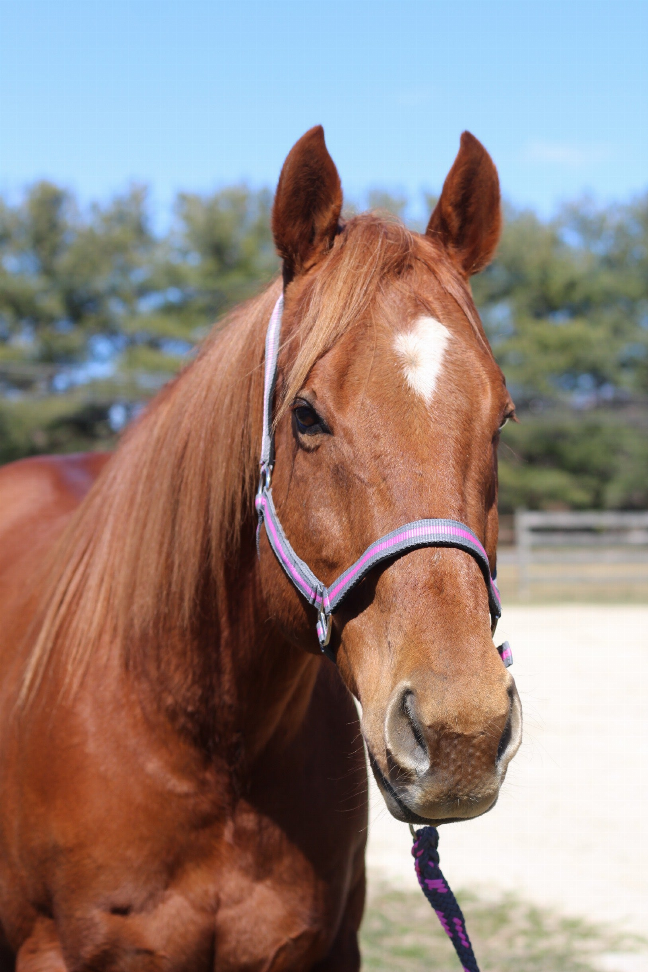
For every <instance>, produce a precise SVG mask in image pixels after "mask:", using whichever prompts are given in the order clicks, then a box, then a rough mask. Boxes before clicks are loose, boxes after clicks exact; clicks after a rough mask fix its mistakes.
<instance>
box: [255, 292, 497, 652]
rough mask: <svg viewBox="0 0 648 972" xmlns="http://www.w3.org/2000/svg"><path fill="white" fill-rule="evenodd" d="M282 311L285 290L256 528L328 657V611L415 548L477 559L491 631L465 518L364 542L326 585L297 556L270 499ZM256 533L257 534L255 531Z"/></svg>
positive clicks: (267, 394)
mask: <svg viewBox="0 0 648 972" xmlns="http://www.w3.org/2000/svg"><path fill="white" fill-rule="evenodd" d="M282 315H283V295H282V296H281V297H280V298H279V300H278V301H277V303H276V304H275V308H274V310H273V312H272V316H271V318H270V323H269V325H268V332H267V334H266V342H265V384H264V393H263V438H262V442H261V478H260V482H259V490H258V492H257V495H256V500H255V506H256V509H257V513H258V514H259V532H260V529H261V524H262V523H265V528H266V535H267V537H268V541H269V542H270V546H271V547H272V549H273V551H274V553H275V556H276V557H277V560H278V561H279V563H280V564H281V566H282V567H283V569H284V570H285V572H286V574H287V575H288V577H289V578H290V580H291V581H292V582H293V584H294V585H295V587H296V588H297V590H298V591H299V593H300V594H302V595H303V596H304V597H305V598H306V600H307V601H308V603H309V604H312V605H313V606H314V607H315V608H316V609H317V626H316V628H317V637H318V639H319V643H320V647H321V649H322V651H323V652H324V654H325V655H327V657H329V658H330V659H331V660H332V661H335V656H334V655H333V652H332V651H331V649H330V648H329V647H328V645H329V641H330V638H331V623H332V616H333V613H334V612H335V611H336V609H337V608H338V607H339V606H340V604H341V603H342V601H343V600H344V598H345V597H346V596H347V594H348V593H349V592H350V591H351V590H353V588H354V587H355V586H356V585H357V584H359V583H360V581H361V580H362V579H363V578H364V577H365V576H366V575H367V574H368V573H369V571H370V570H371V569H372V568H373V567H375V566H376V564H379V563H380V562H381V561H383V560H388V559H392V558H394V557H402V556H403V554H405V553H408V552H409V551H410V550H416V549H418V548H419V547H457V548H458V549H459V550H465V551H466V553H469V554H470V555H471V556H472V557H474V558H475V560H476V561H477V563H478V565H479V567H480V569H481V572H482V574H483V577H484V581H485V582H486V588H487V591H488V605H489V610H490V615H491V622H492V630H493V631H494V630H495V625H496V624H497V620H498V618H499V617H500V615H501V613H502V611H501V606H500V597H499V592H498V590H497V585H496V583H495V579H494V577H492V576H491V572H490V565H489V562H488V555H487V554H486V551H485V550H484V548H483V546H482V544H481V543H480V541H479V539H478V538H477V537H476V536H475V534H474V533H473V532H472V530H471V529H470V528H469V527H467V526H466V525H465V524H464V523H459V522H458V521H457V520H446V519H429V520H415V521H414V522H412V523H406V524H405V525H404V526H402V527H399V528H398V529H397V530H393V531H392V532H391V533H387V534H386V535H385V536H384V537H381V538H380V539H379V540H376V542H375V543H372V544H371V546H369V547H367V549H366V550H365V552H364V553H363V554H362V556H361V557H360V558H359V559H358V560H356V562H355V563H354V564H352V565H351V566H350V567H349V568H348V569H347V570H345V571H344V573H343V574H340V576H339V577H337V578H336V579H335V580H334V581H333V583H332V584H330V585H329V586H328V587H327V586H326V584H324V583H322V581H320V580H319V579H318V578H317V577H316V576H315V574H314V573H313V572H312V570H311V569H310V567H309V566H308V564H306V563H304V561H303V560H302V559H301V558H300V557H298V556H297V554H296V553H295V551H294V550H293V548H292V546H291V545H290V543H289V541H288V539H287V537H286V534H285V533H284V531H283V529H282V526H281V523H280V522H279V517H278V516H277V511H276V509H275V505H274V502H273V499H272V488H271V483H272V469H273V466H274V433H273V429H272V405H273V400H274V391H275V383H276V378H277V358H278V355H279V338H280V335H281V318H282ZM258 535H259V533H257V536H258ZM498 651H499V653H500V655H501V657H502V661H503V662H504V664H505V665H507V666H508V665H510V664H511V662H512V657H511V652H510V648H509V647H508V643H506V642H505V643H504V645H502V646H501V647H500V648H498Z"/></svg>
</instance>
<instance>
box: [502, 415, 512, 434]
mask: <svg viewBox="0 0 648 972" xmlns="http://www.w3.org/2000/svg"><path fill="white" fill-rule="evenodd" d="M510 417H511V416H510V415H507V416H506V418H505V419H504V421H503V422H502V424H501V425H500V427H499V431H500V432H501V431H502V429H503V428H504V426H505V425H508V420H509V419H510Z"/></svg>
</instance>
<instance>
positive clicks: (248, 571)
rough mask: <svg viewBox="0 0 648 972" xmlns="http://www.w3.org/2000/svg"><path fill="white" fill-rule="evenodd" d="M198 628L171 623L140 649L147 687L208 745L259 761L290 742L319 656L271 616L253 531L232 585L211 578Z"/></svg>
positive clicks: (178, 723)
mask: <svg viewBox="0 0 648 972" xmlns="http://www.w3.org/2000/svg"><path fill="white" fill-rule="evenodd" d="M202 590H203V593H202V595H201V598H200V606H199V609H198V611H197V621H196V624H195V625H194V629H193V630H192V631H191V632H190V633H187V632H186V631H184V632H180V631H176V630H174V628H173V625H171V627H170V630H169V632H168V634H167V637H166V638H165V639H164V644H162V643H159V644H152V643H151V644H149V645H148V646H146V648H145V650H144V651H143V653H142V655H141V659H142V662H141V664H140V665H138V666H137V669H138V670H139V682H140V686H141V685H144V687H145V690H146V694H147V695H148V697H149V701H150V704H151V706H154V707H155V708H157V709H159V707H160V705H162V707H163V709H164V710H165V713H166V715H167V716H168V717H169V718H170V719H171V721H172V723H173V724H174V725H175V727H176V728H177V729H178V730H179V731H180V732H181V733H182V734H183V735H189V736H190V737H191V739H192V741H193V742H194V743H195V744H196V745H198V746H199V747H200V748H201V749H202V750H204V751H206V752H208V753H211V754H213V755H214V756H216V757H218V758H223V757H224V758H225V760H226V761H227V762H228V763H229V764H230V765H234V764H236V765H237V766H240V765H241V761H242V760H243V762H244V763H245V764H248V765H249V764H252V763H254V761H255V760H257V759H258V758H259V757H260V756H262V755H264V756H265V755H267V754H268V753H269V752H270V751H273V750H275V749H277V748H281V746H283V745H285V744H286V743H287V742H289V741H290V739H292V738H294V736H295V735H296V734H297V732H298V731H299V728H300V726H301V725H302V724H303V721H304V719H305V717H306V714H307V711H308V706H309V703H310V699H311V695H312V692H313V688H314V685H315V680H316V678H317V673H318V671H319V668H320V660H319V659H318V658H317V657H313V656H312V655H309V654H308V653H307V652H305V651H304V650H303V649H300V648H297V647H296V646H294V645H293V644H291V643H290V642H289V641H287V640H286V638H285V637H284V636H283V635H282V633H281V631H280V630H279V629H278V627H277V626H276V625H275V624H274V623H273V622H272V621H271V620H269V619H268V608H267V605H266V604H265V601H264V598H263V594H262V590H261V577H260V567H259V563H258V558H257V555H256V545H255V544H254V539H253V537H252V536H247V537H246V538H245V539H244V542H243V543H242V545H241V551H240V556H239V559H238V562H237V563H236V564H233V565H232V566H231V568H230V569H229V570H228V580H227V584H226V588H225V591H222V590H221V591H216V590H215V589H214V586H213V582H212V579H211V578H210V577H209V576H206V577H205V582H204V585H203V588H202Z"/></svg>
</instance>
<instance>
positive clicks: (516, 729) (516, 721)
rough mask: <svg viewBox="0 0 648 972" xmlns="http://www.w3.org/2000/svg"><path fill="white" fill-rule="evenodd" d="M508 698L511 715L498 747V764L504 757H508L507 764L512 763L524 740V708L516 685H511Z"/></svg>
mask: <svg viewBox="0 0 648 972" xmlns="http://www.w3.org/2000/svg"><path fill="white" fill-rule="evenodd" d="M508 696H509V699H510V705H509V715H508V719H507V720H506V725H505V726H504V732H503V733H502V738H501V739H500V741H499V746H498V747H497V762H498V763H499V762H500V760H501V759H502V758H503V757H504V756H507V757H508V759H507V763H508V762H510V760H511V759H512V758H513V756H514V755H515V753H516V752H517V751H518V748H519V746H520V742H521V739H522V707H521V706H520V697H519V695H518V693H517V689H516V688H515V683H512V684H511V685H509V688H508Z"/></svg>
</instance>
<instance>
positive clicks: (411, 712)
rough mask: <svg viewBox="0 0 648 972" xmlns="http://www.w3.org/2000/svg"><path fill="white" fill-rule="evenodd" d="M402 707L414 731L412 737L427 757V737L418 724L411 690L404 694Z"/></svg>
mask: <svg viewBox="0 0 648 972" xmlns="http://www.w3.org/2000/svg"><path fill="white" fill-rule="evenodd" d="M402 707H403V712H404V713H405V716H406V718H407V721H408V722H409V726H410V729H411V730H412V735H413V736H414V739H415V740H416V742H417V744H418V745H419V747H420V749H422V750H423V753H424V754H426V755H427V745H426V743H425V737H424V735H423V733H422V732H421V728H420V726H419V724H418V722H417V721H416V711H415V707H414V693H413V692H412V691H411V689H409V690H407V691H406V692H405V693H404V695H403V702H402Z"/></svg>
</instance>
